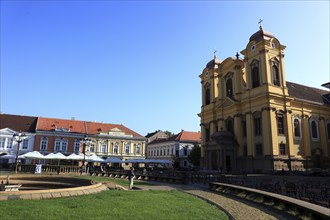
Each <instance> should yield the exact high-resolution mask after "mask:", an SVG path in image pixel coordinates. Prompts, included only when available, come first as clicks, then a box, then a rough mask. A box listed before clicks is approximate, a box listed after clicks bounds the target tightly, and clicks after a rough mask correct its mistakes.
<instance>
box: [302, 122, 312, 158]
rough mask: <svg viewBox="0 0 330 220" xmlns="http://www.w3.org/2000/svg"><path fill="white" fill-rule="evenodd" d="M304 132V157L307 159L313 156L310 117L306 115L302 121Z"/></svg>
mask: <svg viewBox="0 0 330 220" xmlns="http://www.w3.org/2000/svg"><path fill="white" fill-rule="evenodd" d="M302 128H303V129H302V130H303V143H304V155H305V157H310V156H311V144H310V140H311V138H310V131H309V121H308V116H306V115H304V116H303V119H302Z"/></svg>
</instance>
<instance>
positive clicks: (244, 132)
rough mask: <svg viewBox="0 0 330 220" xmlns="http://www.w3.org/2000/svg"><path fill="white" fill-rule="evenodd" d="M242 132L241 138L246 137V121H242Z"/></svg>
mask: <svg viewBox="0 0 330 220" xmlns="http://www.w3.org/2000/svg"><path fill="white" fill-rule="evenodd" d="M242 132H243V137H246V121H245V120H243V121H242Z"/></svg>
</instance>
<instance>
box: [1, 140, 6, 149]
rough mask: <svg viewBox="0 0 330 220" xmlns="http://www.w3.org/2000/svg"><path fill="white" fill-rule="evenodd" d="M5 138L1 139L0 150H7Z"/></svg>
mask: <svg viewBox="0 0 330 220" xmlns="http://www.w3.org/2000/svg"><path fill="white" fill-rule="evenodd" d="M5 140H6V139H5V138H0V148H5Z"/></svg>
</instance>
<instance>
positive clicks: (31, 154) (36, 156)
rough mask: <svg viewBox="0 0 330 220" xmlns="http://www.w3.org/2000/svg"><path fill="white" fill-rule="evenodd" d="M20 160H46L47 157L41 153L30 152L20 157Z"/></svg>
mask: <svg viewBox="0 0 330 220" xmlns="http://www.w3.org/2000/svg"><path fill="white" fill-rule="evenodd" d="M19 158H21V159H24V158H28V159H45V156H44V155H42V154H41V153H39V151H32V152H28V153H26V154H22V155H21V156H19Z"/></svg>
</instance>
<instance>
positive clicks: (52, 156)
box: [45, 152, 67, 165]
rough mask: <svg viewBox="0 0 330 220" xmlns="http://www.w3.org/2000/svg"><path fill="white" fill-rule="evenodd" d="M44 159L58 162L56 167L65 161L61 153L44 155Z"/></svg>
mask: <svg viewBox="0 0 330 220" xmlns="http://www.w3.org/2000/svg"><path fill="white" fill-rule="evenodd" d="M45 159H49V160H58V165H60V160H66V159H67V157H66V156H64V155H63V154H62V153H61V152H58V153H56V154H54V153H50V154H48V155H46V156H45Z"/></svg>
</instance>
